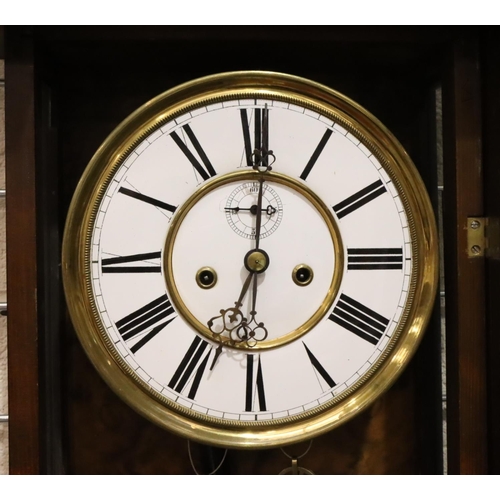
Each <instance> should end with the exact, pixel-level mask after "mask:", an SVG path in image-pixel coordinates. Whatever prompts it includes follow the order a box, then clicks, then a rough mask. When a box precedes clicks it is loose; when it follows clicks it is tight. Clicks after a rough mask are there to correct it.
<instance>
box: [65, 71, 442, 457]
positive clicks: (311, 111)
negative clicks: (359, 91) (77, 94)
mask: <svg viewBox="0 0 500 500" xmlns="http://www.w3.org/2000/svg"><path fill="white" fill-rule="evenodd" d="M63 277H64V288H65V294H66V298H67V304H68V308H69V312H70V315H71V318H72V321H73V323H74V326H75V329H76V331H77V334H78V336H79V339H80V341H81V343H82V345H83V347H84V348H85V350H86V352H87V354H88V356H89V357H90V359H91V361H92V362H93V364H94V366H95V367H96V368H97V370H98V371H99V372H100V374H101V375H102V377H103V378H104V379H105V380H106V382H107V383H108V384H109V385H110V387H111V388H112V389H113V390H114V391H115V392H116V393H117V394H119V395H120V396H121V397H122V398H123V399H124V400H125V401H126V402H127V403H128V404H129V405H131V406H132V407H133V408H134V409H135V410H137V411H138V412H139V413H141V414H142V415H143V416H145V417H146V418H148V419H150V420H151V421H153V422H155V423H156V424H158V425H160V426H163V427H165V428H166V429H168V430H170V431H173V432H175V433H177V434H180V435H182V436H184V437H186V438H188V439H193V440H197V441H200V442H204V443H209V444H214V445H218V446H223V447H242V448H252V447H253V448H259V447H273V446H280V445H285V444H290V443H293V442H297V441H302V440H305V439H310V438H312V437H315V436H317V435H319V434H321V433H324V432H326V431H328V430H330V429H333V428H334V427H336V426H338V425H340V424H342V423H344V422H345V421H347V420H348V419H350V418H352V417H353V416H355V415H356V414H358V413H359V412H360V411H362V410H363V409H365V408H366V407H367V406H368V405H369V404H370V403H372V402H373V401H374V400H375V399H376V398H377V397H378V396H380V395H381V394H382V393H383V392H384V391H385V390H386V389H387V388H388V387H389V386H390V385H391V384H392V383H393V382H394V380H395V379H396V378H397V376H398V375H399V374H400V373H401V371H402V370H403V369H404V367H405V366H406V365H407V363H408V362H409V360H410V358H411V356H412V355H413V353H414V352H415V350H416V348H417V347H418V344H419V342H420V340H421V337H422V335H423V333H424V330H425V327H426V324H427V321H428V319H429V316H430V312H431V310H432V307H433V303H434V297H435V292H436V284H437V238H436V227H435V221H434V216H433V212H432V208H431V205H430V202H429V199H428V196H427V194H426V191H425V187H424V184H423V182H422V181H421V179H420V177H419V175H418V173H417V171H416V169H415V167H414V166H413V164H412V162H411V160H410V158H409V157H408V156H407V154H406V153H405V152H404V150H403V148H402V147H401V146H400V145H399V143H398V142H397V140H396V139H395V138H394V137H393V136H392V134H391V133H390V132H389V131H388V130H387V129H386V128H385V127H384V126H383V125H382V124H381V123H380V122H379V121H378V120H377V119H375V118H374V117H373V116H371V115H370V114H369V113H368V112H367V111H366V110H364V109H363V108H361V107H360V106H359V105H358V104H356V103H354V102H353V101H351V100H350V99H348V98H347V97H345V96H343V95H341V94H339V93H337V92H335V91H333V90H331V89H328V88H326V87H325V86H322V85H320V84H318V83H315V82H312V81H309V80H305V79H303V78H299V77H295V76H290V75H285V74H278V73H270V72H258V71H254V72H234V73H225V74H219V75H213V76H209V77H205V78H201V79H198V80H195V81H192V82H188V83H186V84H183V85H181V86H178V87H176V88H174V89H172V90H169V91H168V92H166V93H164V94H161V95H160V96H158V97H156V98H155V99H153V100H151V101H150V102H148V103H147V104H145V105H144V106H143V107H141V108H140V109H138V110H137V111H136V112H135V113H133V114H132V115H131V116H130V117H128V118H127V119H126V120H125V121H124V122H123V123H122V124H120V125H119V126H118V127H117V128H116V129H115V130H114V131H113V133H112V134H111V135H110V136H109V137H108V138H107V139H106V140H105V142H104V143H103V144H102V146H101V147H100V148H99V150H98V151H97V152H96V154H95V155H94V157H93V158H92V159H91V161H90V163H89V165H88V167H87V169H86V171H85V172H84V175H83V177H82V179H81V180H80V183H79V185H78V187H77V190H76V192H75V195H74V198H73V200H72V203H71V206H70V209H69V213H68V218H67V222H66V228H65V234H64V241H63Z"/></svg>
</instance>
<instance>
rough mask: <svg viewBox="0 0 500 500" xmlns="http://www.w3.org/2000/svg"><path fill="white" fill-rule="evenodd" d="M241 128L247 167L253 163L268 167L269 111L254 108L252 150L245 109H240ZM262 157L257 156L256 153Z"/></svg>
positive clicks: (248, 122)
mask: <svg viewBox="0 0 500 500" xmlns="http://www.w3.org/2000/svg"><path fill="white" fill-rule="evenodd" d="M240 117H241V128H242V131H243V141H244V144H245V158H246V162H247V166H253V165H254V164H255V163H257V164H260V165H268V163H269V158H268V156H267V153H268V151H269V110H268V109H267V107H265V108H264V109H260V108H256V109H255V110H254V134H253V136H254V147H253V148H252V139H251V134H250V121H249V119H248V113H247V110H246V109H240ZM256 152H260V153H261V154H262V157H259V156H258V153H256Z"/></svg>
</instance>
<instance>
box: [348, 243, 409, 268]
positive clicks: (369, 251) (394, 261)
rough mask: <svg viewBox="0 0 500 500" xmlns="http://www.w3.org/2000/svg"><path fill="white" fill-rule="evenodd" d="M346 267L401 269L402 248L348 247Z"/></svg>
mask: <svg viewBox="0 0 500 500" xmlns="http://www.w3.org/2000/svg"><path fill="white" fill-rule="evenodd" d="M347 269H351V270H376V269H399V270H402V269H403V249H402V248H348V249H347Z"/></svg>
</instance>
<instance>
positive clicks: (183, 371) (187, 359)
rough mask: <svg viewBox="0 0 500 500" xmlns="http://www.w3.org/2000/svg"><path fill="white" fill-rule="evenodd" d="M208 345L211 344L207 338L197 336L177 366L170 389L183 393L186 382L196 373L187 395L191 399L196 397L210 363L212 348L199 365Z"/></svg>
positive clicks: (169, 384)
mask: <svg viewBox="0 0 500 500" xmlns="http://www.w3.org/2000/svg"><path fill="white" fill-rule="evenodd" d="M208 346H209V344H208V342H207V341H206V340H203V339H202V338H201V337H195V339H194V340H193V342H192V343H191V345H190V346H189V349H188V351H187V352H186V354H185V355H184V357H183V358H182V361H181V362H180V364H179V366H178V367H177V370H176V371H175V373H174V375H173V377H172V379H171V380H170V382H169V383H168V386H169V387H170V389H173V390H174V391H176V392H178V393H181V392H182V391H183V390H184V388H185V387H186V384H187V383H188V382H189V380H190V379H191V378H192V377H193V375H194V379H193V382H192V384H191V388H190V389H189V393H188V396H187V397H188V398H189V399H195V397H196V393H197V392H198V388H199V386H200V382H201V379H202V378H203V374H204V373H205V369H206V367H207V364H208V358H209V357H210V349H209V350H208V353H207V354H206V356H205V357H204V358H203V360H202V362H201V363H200V364H199V365H198V363H199V361H200V359H201V358H202V356H203V353H204V352H205V351H206V350H207V347H208Z"/></svg>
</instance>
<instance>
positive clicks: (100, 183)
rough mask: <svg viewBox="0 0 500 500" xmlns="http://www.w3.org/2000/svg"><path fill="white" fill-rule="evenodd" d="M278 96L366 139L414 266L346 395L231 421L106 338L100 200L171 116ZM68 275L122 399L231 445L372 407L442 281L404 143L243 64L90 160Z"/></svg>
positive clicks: (280, 438) (125, 127) (72, 224)
mask: <svg viewBox="0 0 500 500" xmlns="http://www.w3.org/2000/svg"><path fill="white" fill-rule="evenodd" d="M248 98H255V99H257V98H259V99H279V100H282V101H285V102H288V103H292V104H298V105H301V106H303V107H306V108H308V109H310V110H313V111H317V112H319V113H321V114H322V115H324V116H325V117H329V118H331V119H332V120H333V121H335V122H336V123H338V124H339V125H340V126H342V127H343V128H344V129H346V130H347V131H348V132H350V133H351V134H352V135H353V136H354V137H356V138H358V139H359V140H361V141H363V143H364V144H365V146H366V147H367V148H368V149H369V150H370V151H371V153H372V154H373V155H374V157H375V158H377V160H378V161H379V162H380V163H381V165H382V166H383V168H384V169H385V171H386V172H387V174H388V176H389V177H390V179H391V180H392V182H393V184H394V186H395V188H396V190H397V192H398V193H399V195H400V198H401V202H402V204H403V206H404V209H405V212H406V214H407V217H408V224H409V231H410V235H411V240H412V256H413V268H412V276H411V280H410V283H409V292H408V293H409V295H408V299H407V301H406V303H405V306H404V310H403V313H402V315H401V317H400V320H399V325H398V328H397V330H396V332H395V333H394V335H393V337H392V339H391V341H390V342H389V344H388V345H387V346H386V348H385V349H384V352H383V354H382V355H381V356H380V357H379V358H378V359H377V361H376V362H375V363H374V364H373V365H372V367H371V368H370V369H369V370H368V372H366V373H365V374H364V375H363V376H362V377H361V378H360V380H359V381H358V382H357V383H355V384H354V385H353V386H352V387H350V388H349V389H348V390H347V391H345V392H344V393H342V394H341V395H340V396H338V397H336V398H333V399H331V400H329V401H327V402H325V403H323V404H322V405H320V406H318V407H316V408H314V409H312V410H309V411H307V412H304V413H303V414H301V415H300V416H290V417H285V418H280V419H276V420H274V421H252V422H250V421H245V422H242V421H230V420H227V419H222V418H215V417H211V416H208V415H202V414H200V413H197V412H195V411H192V410H190V409H188V408H185V407H182V406H181V405H178V404H177V403H175V402H173V401H171V400H168V399H167V398H165V397H164V396H162V395H161V394H160V393H159V392H157V391H156V390H154V389H153V388H152V387H150V386H148V385H147V384H146V383H145V382H143V381H142V380H141V379H140V378H139V377H138V376H137V374H136V373H135V372H134V371H133V370H132V369H131V367H130V366H129V365H128V364H127V363H126V362H125V361H124V360H123V359H122V357H121V356H120V354H119V353H118V351H117V349H116V347H115V346H114V345H113V342H111V341H110V338H109V337H108V336H107V333H106V330H105V328H104V326H103V324H102V320H101V319H100V316H99V311H98V308H97V306H96V301H95V298H94V297H93V293H92V284H91V277H90V276H91V258H90V245H91V238H92V230H93V227H94V224H95V221H96V214H97V213H98V210H99V206H100V203H101V202H102V199H103V197H104V194H105V192H106V190H107V188H108V186H109V184H110V182H111V180H112V179H113V176H114V174H115V173H116V171H117V170H118V168H120V166H121V165H122V164H123V162H124V161H125V160H126V158H127V157H128V155H129V154H130V153H131V152H132V151H133V150H134V148H135V147H136V146H137V145H138V144H139V143H140V142H141V141H142V140H143V139H144V138H145V137H146V136H148V135H149V134H151V133H152V132H154V131H155V130H157V129H158V128H159V127H161V126H162V125H163V124H164V123H166V122H167V121H169V120H172V119H174V118H175V117H178V116H181V115H183V114H185V113H187V112H189V111H190V110H192V109H195V108H196V107H199V106H201V105H208V104H212V103H216V102H220V101H222V100H232V99H248ZM62 274H63V284H64V290H65V296H66V301H67V305H68V310H69V313H70V316H71V319H72V322H73V324H74V327H75V330H76V332H77V335H78V337H79V339H80V342H81V344H82V346H83V348H84V349H85V351H86V353H87V355H88V356H89V358H90V360H91V361H92V363H93V364H94V366H95V367H96V369H97V370H98V372H99V373H100V375H101V376H102V377H103V378H104V380H105V381H106V382H107V383H108V385H109V386H110V387H111V388H112V390H114V391H115V393H117V394H118V395H120V396H121V397H122V399H123V400H124V401H125V402H126V403H127V404H129V405H130V406H131V407H133V408H134V409H135V410H136V411H137V412H139V413H140V414H142V415H143V416H144V417H146V418H148V419H150V420H151V421H152V422H154V423H156V424H158V425H159V426H162V427H164V428H166V429H168V430H170V431H172V432H175V433H177V434H179V435H181V436H183V437H185V438H187V439H190V440H195V441H200V442H204V443H209V444H214V445H216V446H220V447H230V448H270V447H276V446H284V445H287V444H291V443H294V442H298V441H303V440H306V439H312V438H314V437H316V436H318V435H320V434H322V433H324V432H327V431H329V430H332V429H334V428H335V427H337V426H339V425H341V424H343V423H345V422H346V421H348V420H350V419H352V418H353V417H354V416H356V415H358V414H359V413H360V412H361V411H363V410H365V409H366V408H367V407H368V406H369V405H370V404H371V403H373V402H374V401H375V399H377V398H378V397H379V396H380V395H381V394H383V393H384V392H385V391H386V390H387V389H388V388H389V387H390V386H391V385H392V384H393V382H394V381H395V380H396V378H397V377H398V376H399V375H400V374H401V372H402V370H403V369H404V368H405V367H406V366H407V364H408V362H409V361H410V359H411V357H412V356H413V354H414V353H415V351H416V349H417V347H418V345H419V343H420V341H421V339H422V336H423V333H424V330H425V327H426V325H427V324H428V321H429V318H430V315H431V311H432V308H433V305H434V300H435V296H436V289H437V283H438V239H437V229H436V222H435V218H434V213H433V209H432V206H431V203H430V200H429V197H428V195H427V192H426V189H425V186H424V183H423V181H422V179H421V177H420V175H419V174H418V171H417V169H416V168H415V166H414V165H413V163H412V161H411V159H410V158H409V157H408V155H407V154H406V152H405V151H404V149H403V147H402V146H401V145H400V144H399V142H398V141H397V140H396V139H395V137H394V136H393V135H392V134H391V132H389V131H388V130H387V129H386V128H385V126H384V125H383V124H382V123H381V122H380V121H378V120H377V119H376V118H375V117H374V116H373V115H371V114H370V113H369V112H368V111H366V110H365V109H364V108H362V107H361V106H359V105H358V104H356V103H355V102H354V101H352V100H351V99H349V98H347V97H346V96H344V95H342V94H340V93H339V92H336V91H334V90H332V89H329V88H328V87H325V86H323V85H320V84H318V83H315V82H312V81H310V80H307V79H304V78H299V77H295V76H291V75H285V74H282V73H273V72H263V71H241V72H232V73H223V74H218V75H212V76H208V77H205V78H201V79H197V80H194V81H191V82H188V83H185V84H183V85H180V86H178V87H175V88H173V89H171V90H169V91H167V92H165V93H163V94H161V95H159V96H157V97H155V98H154V99H152V100H151V101H150V102H148V103H146V104H145V105H144V106H142V107H141V108H139V109H138V110H137V111H136V112H134V113H133V114H132V115H130V116H129V117H128V118H127V119H125V120H124V121H123V122H122V123H121V124H120V125H119V126H118V127H116V129H115V130H114V131H113V132H112V133H111V135H110V136H109V137H108V138H107V139H106V140H105V141H104V143H103V144H102V145H101V147H100V148H99V149H98V151H97V152H96V154H95V155H94V157H93V158H92V159H91V160H90V162H89V164H88V166H87V168H86V170H85V172H84V174H83V176H82V178H81V179H80V182H79V184H78V186H77V189H76V191H75V194H74V196H73V199H72V202H71V205H70V207H69V210H68V216H67V219H66V226H65V231H64V238H63V251H62Z"/></svg>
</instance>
